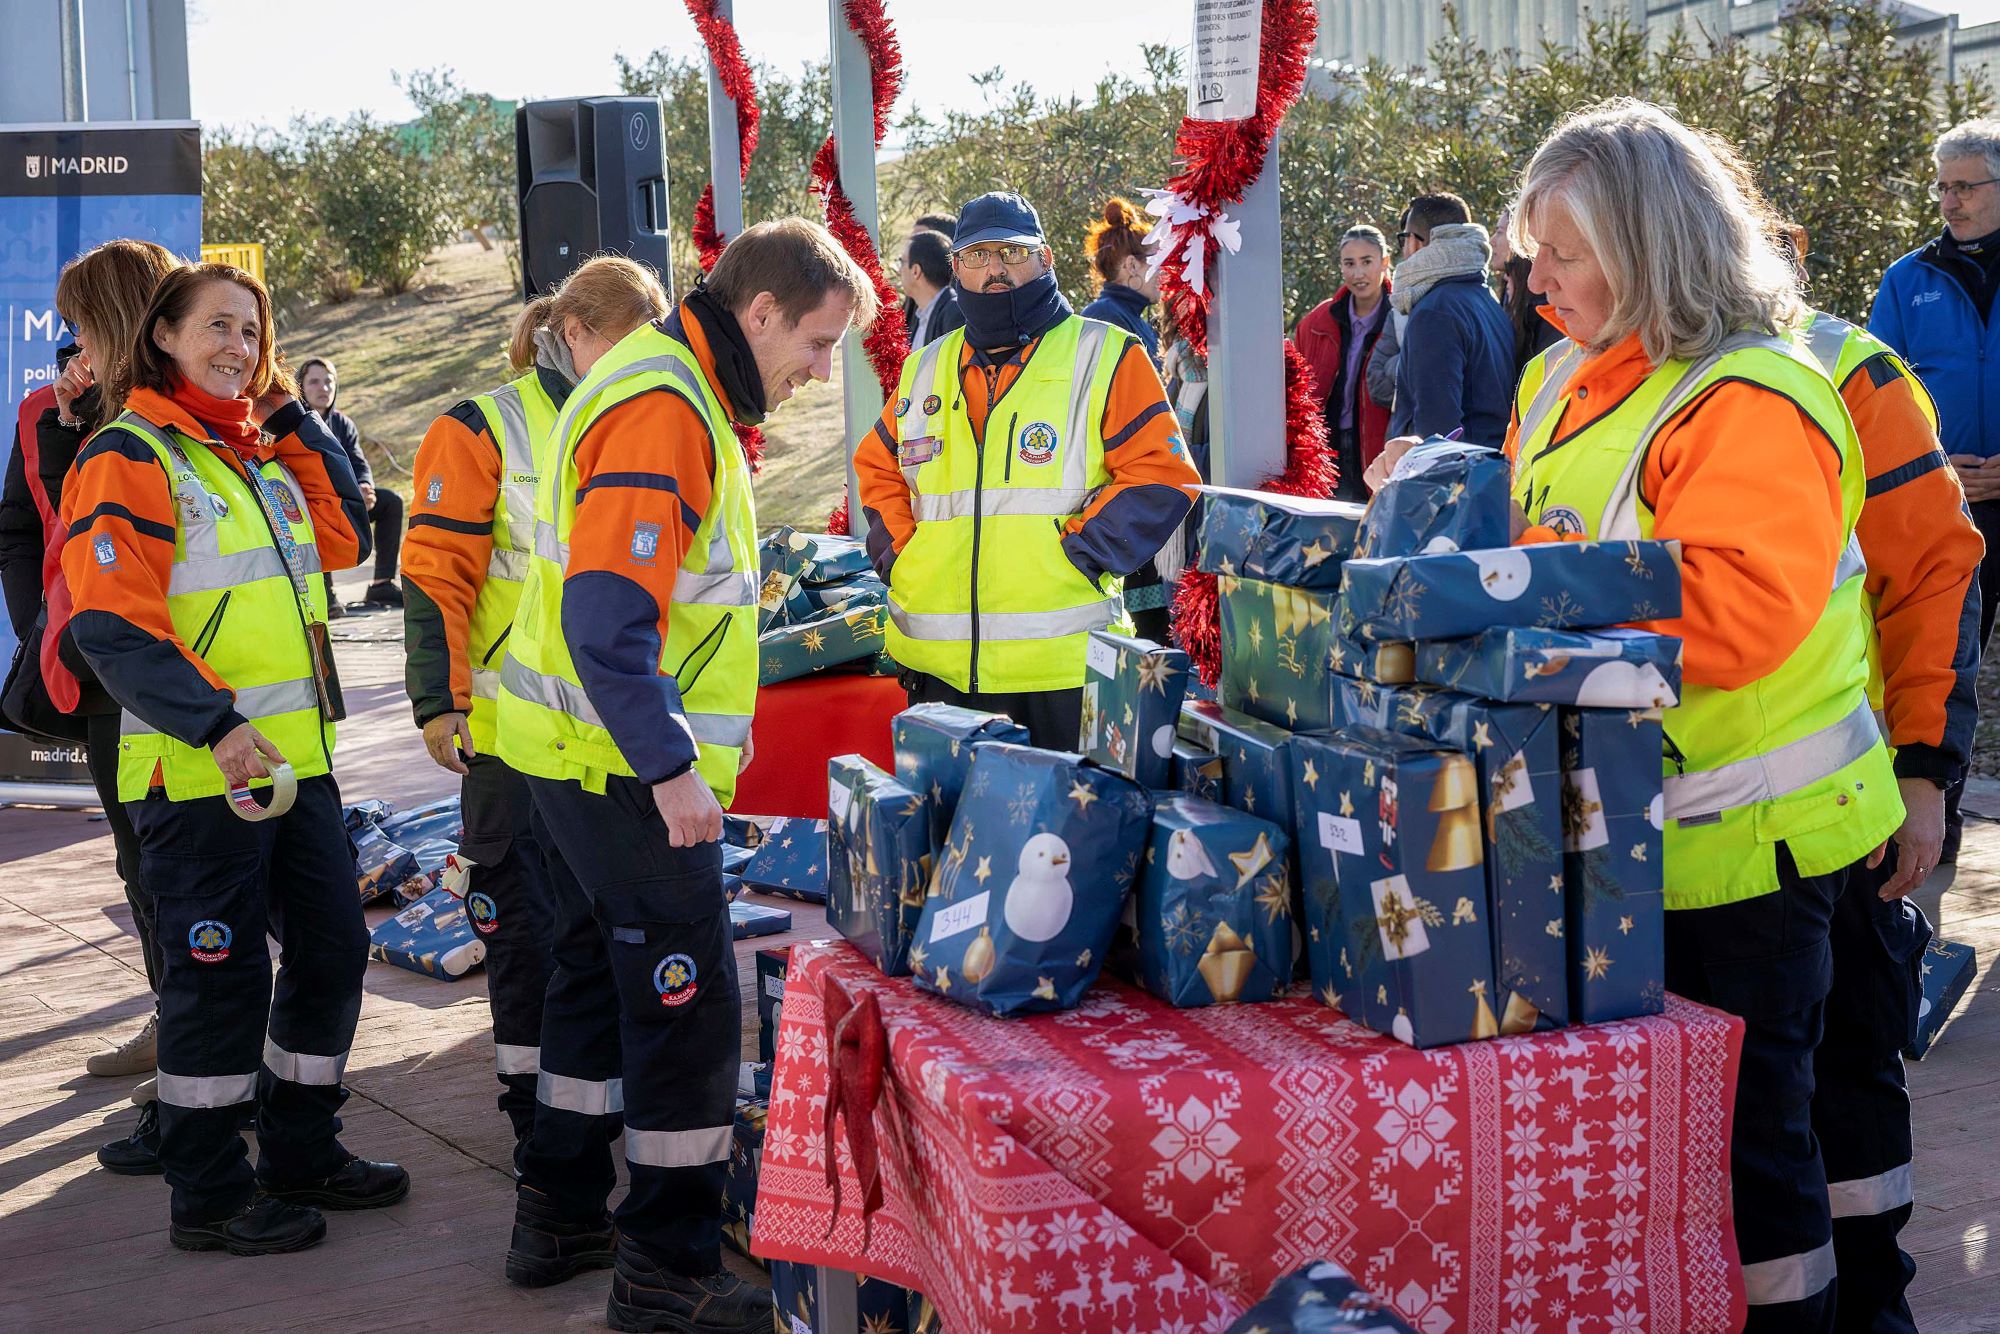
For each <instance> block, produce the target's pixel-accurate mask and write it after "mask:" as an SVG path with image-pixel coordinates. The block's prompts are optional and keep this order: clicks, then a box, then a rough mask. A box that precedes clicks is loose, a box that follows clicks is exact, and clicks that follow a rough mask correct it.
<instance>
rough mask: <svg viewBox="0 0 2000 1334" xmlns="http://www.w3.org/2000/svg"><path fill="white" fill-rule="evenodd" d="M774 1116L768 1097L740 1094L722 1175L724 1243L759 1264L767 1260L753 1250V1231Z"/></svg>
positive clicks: (753, 1262)
mask: <svg viewBox="0 0 2000 1334" xmlns="http://www.w3.org/2000/svg"><path fill="white" fill-rule="evenodd" d="M770 1119H771V1104H770V1101H769V1100H768V1099H766V1098H743V1097H739V1098H737V1100H736V1124H735V1126H734V1127H733V1128H732V1130H731V1131H730V1144H729V1165H728V1166H727V1167H726V1168H725V1169H724V1170H723V1176H722V1244H723V1245H725V1246H727V1247H728V1248H729V1249H730V1250H732V1251H735V1252H736V1253H737V1254H738V1255H740V1256H742V1257H743V1258H745V1259H746V1260H749V1261H750V1262H751V1263H752V1264H755V1265H757V1266H758V1267H759V1268H762V1267H763V1266H764V1263H765V1262H764V1261H762V1260H760V1259H758V1258H757V1257H756V1256H754V1255H752V1254H750V1231H751V1228H752V1227H753V1226H754V1224H755V1222H756V1218H757V1172H758V1169H759V1168H760V1167H761V1166H762V1165H763V1162H764V1128H765V1126H766V1125H767V1124H768V1122H769V1121H770Z"/></svg>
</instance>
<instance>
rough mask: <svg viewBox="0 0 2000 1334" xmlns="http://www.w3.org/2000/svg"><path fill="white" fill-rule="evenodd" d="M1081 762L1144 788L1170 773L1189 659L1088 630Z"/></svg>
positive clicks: (1154, 785)
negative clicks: (1107, 770) (1093, 761)
mask: <svg viewBox="0 0 2000 1334" xmlns="http://www.w3.org/2000/svg"><path fill="white" fill-rule="evenodd" d="M1083 663H1084V672H1083V740H1082V744H1081V746H1080V747H1079V749H1080V750H1081V751H1082V752H1083V756H1084V758H1085V759H1089V760H1095V761H1096V762H1097V763H1099V764H1101V765H1104V766H1105V767H1106V768H1108V769H1116V770H1117V771H1118V772H1119V773H1121V774H1124V775H1125V776H1126V777H1127V778H1129V779H1131V780H1132V781H1133V782H1135V783H1138V784H1139V785H1141V786H1142V787H1149V788H1157V787H1165V786H1166V785H1167V782H1168V780H1169V778H1170V777H1171V775H1172V772H1173V753H1174V727H1175V724H1176V723H1178V722H1179V720H1180V713H1181V697H1182V696H1183V695H1184V694H1185V693H1186V691H1187V682H1188V656H1187V654H1185V653H1183V652H1182V651H1181V650H1179V649H1177V648H1167V647H1163V646H1162V645H1159V644H1155V643H1154V642H1153V641H1152V640H1150V639H1135V638H1132V637H1130V636H1128V635H1116V634H1112V633H1111V632H1110V631H1108V630H1092V631H1091V632H1090V640H1089V642H1088V643H1087V644H1086V645H1085V646H1084V651H1083Z"/></svg>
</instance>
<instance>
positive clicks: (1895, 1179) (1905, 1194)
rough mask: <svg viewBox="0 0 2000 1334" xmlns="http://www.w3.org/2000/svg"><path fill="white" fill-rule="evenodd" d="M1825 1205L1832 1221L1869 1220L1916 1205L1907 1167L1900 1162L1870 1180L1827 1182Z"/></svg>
mask: <svg viewBox="0 0 2000 1334" xmlns="http://www.w3.org/2000/svg"><path fill="white" fill-rule="evenodd" d="M1826 1198H1827V1202H1828V1203H1829V1204H1831V1205H1832V1206H1833V1216H1834V1217H1835V1218H1869V1217H1873V1216H1874V1215H1876V1214H1886V1213H1888V1212H1889V1211H1890V1210H1892V1209H1900V1208H1902V1207H1903V1206H1904V1205H1906V1204H1915V1203H1916V1198H1917V1197H1916V1191H1915V1189H1914V1188H1913V1186H1912V1184H1911V1179H1910V1165H1909V1164H1908V1163H1903V1164H1901V1165H1899V1166H1896V1167H1892V1168H1890V1169H1889V1170H1888V1171H1886V1172H1881V1173H1878V1174H1877V1175H1875V1176H1872V1177H1861V1178H1859V1179H1857V1180H1854V1181H1829V1182H1827V1183H1826Z"/></svg>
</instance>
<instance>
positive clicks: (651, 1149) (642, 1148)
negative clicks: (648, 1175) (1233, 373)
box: [625, 1126, 734, 1167]
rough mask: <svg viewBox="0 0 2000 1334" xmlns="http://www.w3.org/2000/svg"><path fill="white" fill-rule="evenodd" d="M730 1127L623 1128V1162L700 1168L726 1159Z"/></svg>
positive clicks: (646, 1165)
mask: <svg viewBox="0 0 2000 1334" xmlns="http://www.w3.org/2000/svg"><path fill="white" fill-rule="evenodd" d="M733 1138H734V1134H733V1128H732V1127H730V1126H709V1127H706V1128H704V1129H701V1130H634V1129H633V1128H632V1127H631V1126H627V1127H625V1161H627V1162H631V1163H638V1164H640V1165H641V1166H644V1167H700V1166H701V1165H702V1164H703V1163H721V1162H727V1161H728V1160H729V1148H730V1144H731V1142H732V1140H733Z"/></svg>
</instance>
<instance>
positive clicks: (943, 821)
mask: <svg viewBox="0 0 2000 1334" xmlns="http://www.w3.org/2000/svg"><path fill="white" fill-rule="evenodd" d="M890 735H891V739H892V740H893V742H894V744H895V751H896V777H897V778H899V779H901V780H902V782H903V783H904V784H905V785H906V786H907V787H909V789H910V790H911V791H913V792H921V793H922V794H923V795H924V796H925V797H926V798H928V800H929V806H928V810H929V813H930V821H931V843H932V844H933V845H934V846H936V847H943V846H944V839H945V835H946V834H948V833H950V832H951V817H952V813H953V812H954V811H956V810H957V809H958V798H959V794H960V793H961V792H963V791H964V790H965V776H966V774H967V773H968V772H969V771H970V770H971V768H972V750H973V747H975V746H977V745H980V744H981V743H983V742H987V741H1008V742H1012V743H1013V744H1015V745H1017V746H1025V745H1027V744H1028V729H1027V728H1025V727H1023V726H1021V724H1019V723H1017V722H1015V721H1014V720H1013V719H1012V718H1009V717H1008V716H1007V715H1005V714H1003V713H982V712H980V711H979V710H977V709H965V708H960V707H959V706H958V705H956V704H936V703H928V704H912V705H911V706H910V707H909V708H907V709H904V710H903V711H902V712H901V713H899V714H897V715H896V718H895V721H894V722H893V723H891V724H890Z"/></svg>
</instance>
